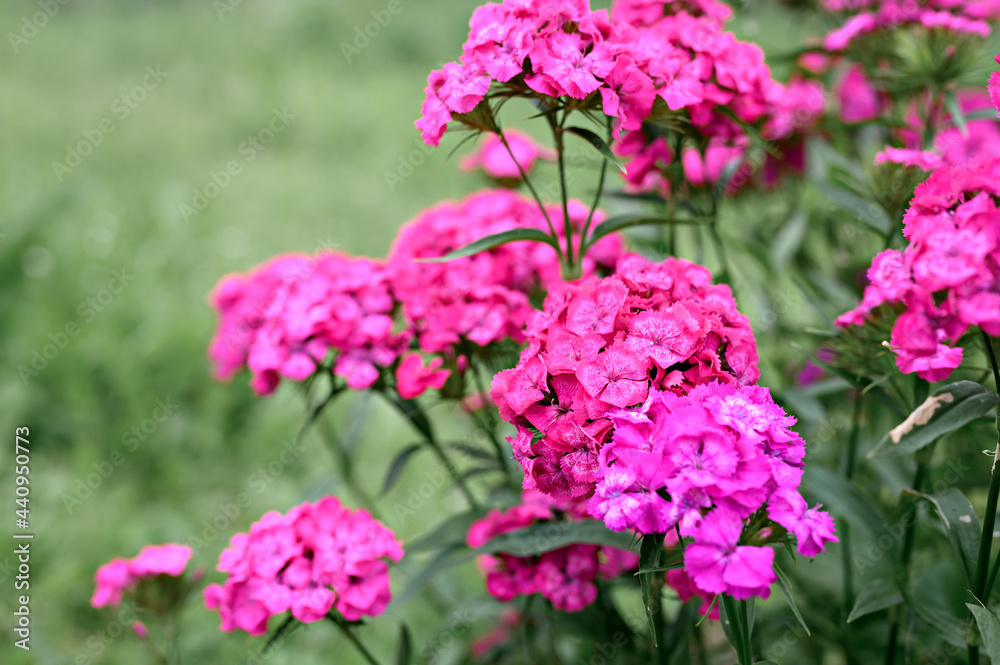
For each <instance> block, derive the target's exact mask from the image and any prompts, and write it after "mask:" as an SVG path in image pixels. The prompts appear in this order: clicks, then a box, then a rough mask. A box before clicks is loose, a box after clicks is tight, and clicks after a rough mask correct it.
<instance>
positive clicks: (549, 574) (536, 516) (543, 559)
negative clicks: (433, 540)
mask: <svg viewBox="0 0 1000 665" xmlns="http://www.w3.org/2000/svg"><path fill="white" fill-rule="evenodd" d="M585 517H586V509H585V502H584V501H582V500H580V499H569V500H565V501H556V500H553V499H552V498H550V497H548V496H546V495H545V494H542V493H541V492H538V491H534V490H526V491H525V492H524V493H523V495H522V497H521V503H520V504H518V505H515V506H512V507H511V508H509V509H507V510H506V511H499V510H493V511H490V513H489V514H488V515H487V516H486V517H485V518H484V519H482V520H479V521H477V522H474V523H473V524H472V526H471V527H470V528H469V533H468V536H467V538H466V540H467V542H468V545H469V547H481V546H483V545H485V544H486V543H488V542H489V541H490V540H492V539H493V538H495V537H496V536H498V535H500V534H502V533H508V532H511V531H516V530H518V529H522V528H524V527H527V526H529V525H531V524H535V523H538V522H550V523H552V524H553V528H558V526H557V525H558V524H559V523H560V522H559V520H560V519H561V520H567V521H576V520H580V519H584V518H585ZM638 564H639V558H638V555H636V554H635V553H633V552H627V551H625V550H619V549H616V548H613V547H607V546H599V545H584V544H576V545H567V546H565V547H560V548H557V549H554V550H550V551H548V552H544V553H542V554H540V555H537V556H530V557H519V556H515V555H513V554H499V555H489V554H487V555H482V556H480V557H479V565H480V569H481V570H482V571H483V572H484V574H485V577H486V589H487V591H488V592H489V593H490V595H492V596H494V597H495V598H497V599H499V600H501V601H504V602H507V601H510V600H513V599H514V598H515V597H516V596H518V595H528V594H534V593H538V594H541V595H542V596H543V597H544V598H546V599H547V600H549V601H550V602H551V603H552V604H553V605H554V606H555V607H556V609H559V610H563V611H565V612H579V611H580V610H582V609H583V608H584V607H586V606H587V605H590V604H591V603H592V602H594V599H595V598H596V597H597V587H596V586H595V585H594V580H596V579H597V578H598V577H600V578H603V579H612V578H614V577H617V576H618V575H621V574H622V573H623V572H625V571H627V570H631V569H634V568H636V567H637V566H638Z"/></svg>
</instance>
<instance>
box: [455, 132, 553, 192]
mask: <svg viewBox="0 0 1000 665" xmlns="http://www.w3.org/2000/svg"><path fill="white" fill-rule="evenodd" d="M504 138H506V139H507V145H509V146H510V151H509V152H508V150H507V146H505V145H504V144H503V141H501V140H500V137H499V136H498V135H496V134H487V135H486V136H484V137H483V142H482V145H480V146H479V148H478V149H476V151H475V152H473V153H471V154H469V155H466V156H465V158H463V159H462V161H461V162H460V163H459V165H458V166H459V168H461V169H464V170H466V171H473V170H475V169H477V168H481V169H482V170H483V171H484V172H485V173H486V175H488V176H489V177H491V178H494V179H496V180H500V181H517V180H520V179H521V170H522V169H523V170H524V173H525V174H530V173H531V170H532V169H533V168H534V166H535V162H537V161H538V160H539V159H544V160H548V161H552V160H553V159H555V152H554V151H553V150H551V149H549V148H546V147H544V146H542V145H539V144H538V143H536V142H535V140H534V139H533V138H531V137H530V136H528V135H527V134H522V133H521V132H518V131H516V130H513V129H508V130H506V131H505V132H504ZM511 154H513V157H511ZM515 160H517V161H515Z"/></svg>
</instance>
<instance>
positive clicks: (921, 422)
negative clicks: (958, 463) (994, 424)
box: [868, 381, 1000, 457]
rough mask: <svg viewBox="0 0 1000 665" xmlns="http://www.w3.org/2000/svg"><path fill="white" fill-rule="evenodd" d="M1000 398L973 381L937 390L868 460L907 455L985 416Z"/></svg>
mask: <svg viewBox="0 0 1000 665" xmlns="http://www.w3.org/2000/svg"><path fill="white" fill-rule="evenodd" d="M998 403H1000V395H997V394H996V393H995V392H993V391H992V390H988V389H986V388H984V387H983V386H981V385H979V384H978V383H976V382H974V381H956V382H955V383H949V384H948V385H946V386H941V387H940V388H938V389H937V390H935V391H934V392H933V393H932V394H931V395H930V396H929V397H928V398H927V399H926V400H924V403H923V404H921V405H920V406H918V407H917V409H916V410H915V411H914V412H913V413H911V414H910V415H909V416H908V417H907V418H906V420H904V421H903V422H902V423H900V424H899V425H898V426H896V427H895V428H894V429H893V430H892V431H890V432H889V433H888V434H886V435H885V436H884V437H883V438H882V440H881V441H879V443H878V445H877V446H875V448H874V449H872V451H871V452H870V453H868V456H869V457H881V456H886V455H907V454H909V453H913V452H916V451H918V450H920V449H921V448H923V447H924V446H927V445H929V444H931V443H933V442H934V441H936V440H937V439H938V438H939V437H941V436H944V435H945V434H948V433H950V432H954V431H955V430H957V429H958V428H960V427H962V426H963V425H966V424H968V423H970V422H972V421H973V420H975V419H976V418H981V417H982V416H984V415H986V414H987V413H989V412H990V411H992V410H993V409H994V408H996V406H997V404H998Z"/></svg>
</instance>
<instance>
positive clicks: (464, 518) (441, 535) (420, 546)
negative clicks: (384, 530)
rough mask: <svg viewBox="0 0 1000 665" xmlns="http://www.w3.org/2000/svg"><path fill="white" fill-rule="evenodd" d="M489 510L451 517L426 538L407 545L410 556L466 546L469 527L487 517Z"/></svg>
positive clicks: (477, 510)
mask: <svg viewBox="0 0 1000 665" xmlns="http://www.w3.org/2000/svg"><path fill="white" fill-rule="evenodd" d="M486 513H487V510H486V509H485V508H479V509H476V510H470V511H467V512H464V513H461V514H459V515H455V516H453V517H449V518H448V519H447V520H445V521H444V522H442V523H441V524H440V525H439V526H437V527H436V528H435V529H434V530H433V531H431V532H430V533H429V534H427V535H426V536H423V537H422V538H420V539H418V540H416V541H414V542H412V543H407V545H406V551H407V553H409V554H415V553H417V552H430V551H434V550H440V549H443V548H446V547H451V546H455V545H462V546H464V545H465V534H467V533H468V532H469V527H470V526H472V523H473V522H475V521H476V520H480V519H482V518H484V517H485V516H486Z"/></svg>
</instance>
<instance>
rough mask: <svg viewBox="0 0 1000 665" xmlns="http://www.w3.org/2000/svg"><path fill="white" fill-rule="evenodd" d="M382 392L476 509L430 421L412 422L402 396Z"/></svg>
mask: <svg viewBox="0 0 1000 665" xmlns="http://www.w3.org/2000/svg"><path fill="white" fill-rule="evenodd" d="M382 394H383V395H384V396H385V398H386V399H387V400H388V401H389V403H390V404H392V405H393V406H395V407H396V408H397V409H398V410H399V412H400V413H402V414H403V416H404V417H405V418H406V419H407V420H409V421H410V422H411V423H413V425H414V427H415V429H416V430H417V431H418V432H420V435H421V436H422V437H423V438H424V442H425V443H426V444H427V445H428V446H430V448H431V450H433V451H434V455H435V456H437V458H438V460H439V461H440V462H441V464H442V465H443V466H444V468H445V470H446V471H447V472H448V475H450V476H451V479H452V480H454V481H455V485H457V486H458V489H459V490H461V492H462V494H464V495H465V499H466V501H468V502H469V506H470V507H472V508H473V509H478V508H479V502H478V501H476V497H475V496H474V495H473V494H472V490H470V489H469V486H468V485H466V484H465V481H464V480H463V479H462V476H461V474H459V473H458V467H456V466H455V464H454V463H453V462H452V461H451V459H450V458H449V457H448V454H447V453H446V452H445V451H444V448H442V447H441V444H440V443H438V440H437V437H436V436H435V435H434V431H433V430H432V429H431V428H430V422H429V421H427V426H426V427H421V426H419V425H418V424H417V423H416V422H414V416H413V414H412V413H410V412H408V411H407V410H406V409H407V404H406V403H404V402H403V401H402V398H400V397H399V395H398V394H395V395H394V397H391V396H389V395H388V394H386V393H384V392H383V393H382ZM415 408H416V409H417V410H418V413H420V414H421V415H422V416H423V419H424V420H426V418H427V417H426V414H423V411H422V410H421V409H420V407H419V406H415Z"/></svg>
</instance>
